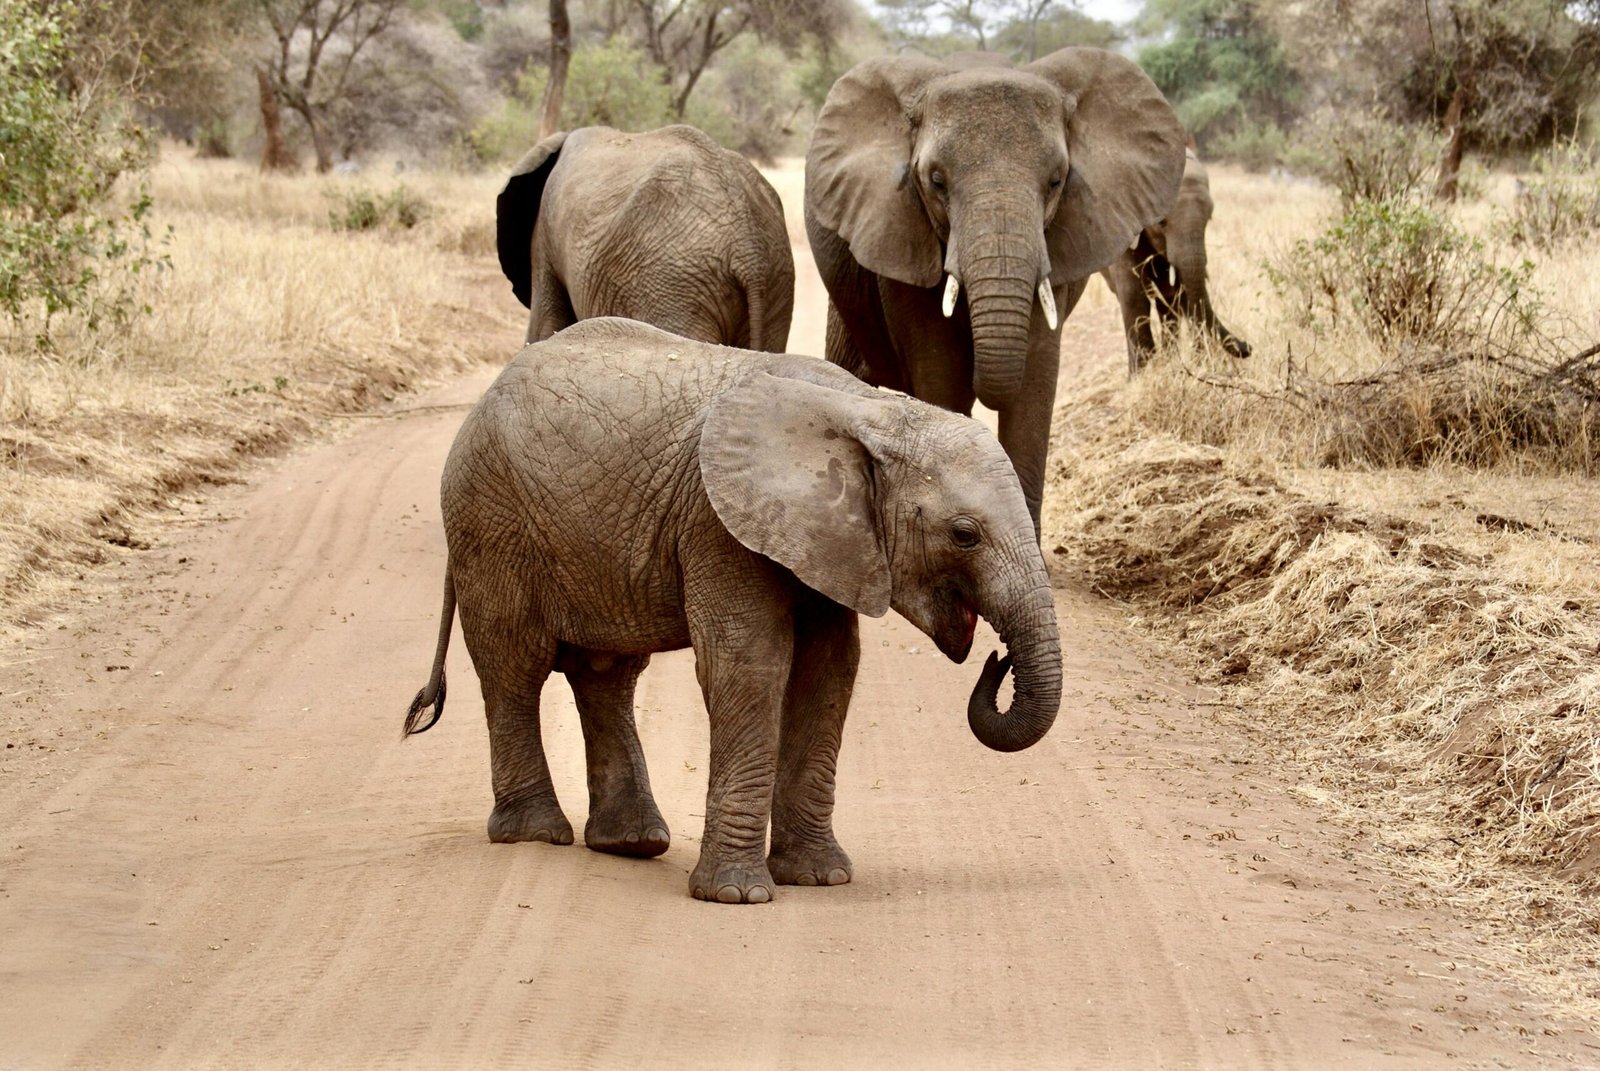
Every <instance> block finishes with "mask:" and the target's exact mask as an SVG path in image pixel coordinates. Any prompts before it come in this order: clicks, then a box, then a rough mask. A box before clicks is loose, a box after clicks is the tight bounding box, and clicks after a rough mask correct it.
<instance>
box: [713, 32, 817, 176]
mask: <svg viewBox="0 0 1600 1071" xmlns="http://www.w3.org/2000/svg"><path fill="white" fill-rule="evenodd" d="M801 108H802V98H801V90H800V88H799V84H798V78H797V73H796V70H795V66H794V65H792V64H791V63H790V62H789V61H788V60H787V59H786V58H785V56H784V54H783V52H782V51H781V50H780V49H778V48H777V47H776V46H774V45H763V44H761V43H759V42H758V41H757V40H756V39H755V38H754V37H741V38H740V39H738V40H737V41H735V42H734V43H733V44H731V45H729V46H728V48H727V49H726V50H725V51H724V52H723V53H722V54H721V55H720V56H719V57H718V62H717V65H716V67H714V68H712V69H711V70H709V71H707V72H706V78H705V82H704V88H703V89H702V90H697V91H696V94H695V96H694V97H692V98H690V100H689V109H688V115H687V116H685V119H686V120H687V121H688V122H690V123H692V124H694V125H695V126H697V127H699V128H700V129H701V130H704V131H705V132H706V133H707V134H708V135H710V136H711V138H712V140H713V141H716V142H717V143H718V144H720V145H723V146H725V147H727V148H729V149H733V150H734V151H735V152H739V153H743V154H744V155H745V156H748V157H750V158H751V159H753V160H758V161H760V162H762V163H769V164H770V163H771V162H772V161H773V160H774V159H775V158H776V157H777V156H778V155H779V154H780V153H783V152H785V151H788V150H790V149H792V148H795V147H796V146H795V144H794V143H795V141H796V138H795V133H796V131H795V124H796V122H797V121H798V119H799V113H800V111H801Z"/></svg>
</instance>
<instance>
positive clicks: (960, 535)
mask: <svg viewBox="0 0 1600 1071" xmlns="http://www.w3.org/2000/svg"><path fill="white" fill-rule="evenodd" d="M982 541H983V534H982V533H981V532H979V531H978V526H977V525H975V524H973V523H972V522H971V521H957V522H955V523H954V524H952V525H951V526H950V542H952V543H954V544H955V545H956V546H958V547H960V548H961V549H962V550H971V549H972V548H973V547H975V546H977V545H978V544H979V543H980V542H982Z"/></svg>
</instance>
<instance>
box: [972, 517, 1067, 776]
mask: <svg viewBox="0 0 1600 1071" xmlns="http://www.w3.org/2000/svg"><path fill="white" fill-rule="evenodd" d="M1030 534H1031V533H1030ZM1028 549H1032V550H1033V552H1034V555H1035V556H1037V554H1038V550H1037V547H1035V546H1034V545H1033V543H1032V541H1031V540H1030V541H1029V548H1028ZM1027 571H1028V572H1029V573H1032V574H1035V575H1032V576H1030V577H1029V578H1028V580H1029V583H1028V584H1026V585H1024V586H1023V592H1024V593H1023V594H1022V595H1021V596H1020V597H1017V596H1011V597H1002V607H1003V608H993V607H989V606H985V607H980V609H979V612H980V613H982V614H983V616H984V617H985V618H987V619H988V620H989V622H990V623H991V624H993V625H994V627H995V631H996V632H998V633H999V634H1000V640H1001V642H1002V643H1004V644H1005V645H1006V651H1007V654H1006V657H1005V658H1004V659H1003V660H1000V661H996V659H995V656H994V655H992V654H991V655H990V656H989V661H988V663H987V664H986V665H985V666H984V667H983V673H982V674H981V675H980V676H979V678H978V683H977V684H976V685H975V686H974V687H973V689H972V698H971V699H970V700H968V702H967V724H968V725H969V726H970V727H971V728H972V735H973V736H975V737H977V738H978V742H979V743H981V744H983V745H984V746H985V747H991V748H993V749H994V750H996V751H1021V750H1022V749H1023V748H1028V747H1032V746H1033V745H1034V744H1037V743H1038V742H1039V740H1040V739H1041V738H1043V736H1044V734H1045V733H1046V732H1048V731H1049V730H1050V726H1051V725H1052V724H1053V723H1054V722H1055V720H1056V712H1057V711H1058V710H1059V709H1060V708H1061V634H1060V632H1059V630H1058V629H1057V626H1056V608H1055V600H1054V598H1053V597H1052V595H1051V592H1050V579H1049V576H1048V575H1047V574H1046V573H1045V570H1044V562H1043V560H1040V561H1039V562H1038V565H1037V567H1036V568H1032V569H1029V570H1027ZM1008 668H1012V669H1014V670H1015V671H1016V678H1015V684H1016V689H1015V693H1014V695H1013V696H1012V700H1011V709H1010V710H1007V711H1006V712H1004V713H1001V711H1000V707H999V703H998V702H997V697H998V693H999V690H1000V682H1001V681H1002V680H1003V679H1004V678H1005V674H1006V670H1007V669H1008Z"/></svg>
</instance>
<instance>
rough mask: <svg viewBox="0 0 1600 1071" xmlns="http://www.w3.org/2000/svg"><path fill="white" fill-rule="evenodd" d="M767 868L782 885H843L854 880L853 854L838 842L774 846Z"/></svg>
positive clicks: (768, 857)
mask: <svg viewBox="0 0 1600 1071" xmlns="http://www.w3.org/2000/svg"><path fill="white" fill-rule="evenodd" d="M767 869H768V870H770V871H771V872H772V877H773V879H774V880H776V881H777V883H778V884H779V885H843V884H845V883H846V882H848V881H849V880H850V874H851V870H850V857H849V856H848V855H846V854H845V853H844V849H843V848H841V847H839V845H838V842H837V841H835V842H832V843H829V844H825V845H813V846H800V845H792V846H791V845H782V846H779V845H774V846H773V849H772V854H771V855H769V856H767Z"/></svg>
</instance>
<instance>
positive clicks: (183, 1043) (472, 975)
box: [0, 275, 1600, 1069]
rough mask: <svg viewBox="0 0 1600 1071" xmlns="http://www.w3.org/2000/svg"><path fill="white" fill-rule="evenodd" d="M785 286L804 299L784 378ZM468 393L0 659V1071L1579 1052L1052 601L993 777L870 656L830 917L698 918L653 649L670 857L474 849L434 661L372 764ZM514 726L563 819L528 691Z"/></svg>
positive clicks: (1485, 1062)
mask: <svg viewBox="0 0 1600 1071" xmlns="http://www.w3.org/2000/svg"><path fill="white" fill-rule="evenodd" d="M802 278H805V276H804V275H803V276H802ZM818 297H819V295H818V293H817V290H816V287H815V284H814V282H811V281H807V282H805V283H804V284H803V286H802V293H801V299H800V308H801V314H800V317H799V320H798V321H797V331H796V341H795V345H794V348H796V349H802V350H805V349H810V350H811V351H812V352H815V350H816V348H817V345H818V340H817V338H816V334H817V331H818V325H819V323H820V317H819V316H818V307H819V306H818ZM1090 313H1091V314H1092V315H1102V316H1103V315H1109V312H1108V310H1102V311H1101V312H1099V313H1094V312H1093V310H1090ZM1101 326H1102V327H1104V325H1103V324H1102V325H1101ZM487 381H488V376H487V375H479V376H477V377H474V378H471V379H468V380H465V381H462V382H458V383H455V384H453V385H450V386H449V387H448V388H446V389H444V390H442V391H439V392H437V393H436V394H434V395H432V396H430V397H428V398H426V399H424V400H423V402H424V404H425V405H426V406H432V407H436V408H423V407H419V406H417V404H416V403H415V402H413V403H412V405H411V411H409V412H405V413H400V414H398V415H396V416H394V417H393V418H392V419H382V420H373V421H367V422H363V426H362V427H361V428H360V429H359V430H358V431H356V432H353V433H351V434H349V435H347V436H345V437H344V438H342V439H340V440H339V441H336V442H332V443H327V444H323V445H320V446H316V447H313V448H309V449H306V450H304V451H302V452H300V453H298V454H297V455H295V456H292V457H290V458H289V459H287V460H286V461H284V462H282V463H280V464H276V465H274V466H272V467H270V468H267V469H263V470H262V471H261V472H260V473H258V474H257V478H256V479H255V480H254V481H253V485H252V486H249V487H245V488H235V489H232V490H229V491H226V492H223V493H221V494H218V495H216V496H212V497H211V498H208V499H206V500H205V501H204V502H196V503H194V504H192V506H191V507H190V509H189V511H188V512H189V513H190V514H191V516H190V517H189V518H188V519H187V520H185V521H183V522H181V523H178V524H175V525H172V526H169V527H168V528H167V529H166V531H165V534H164V535H163V537H162V539H161V540H160V542H159V544H158V546H157V547H156V548H155V549H153V550H151V551H149V552H147V553H146V554H144V555H142V556H140V557H139V558H137V559H136V560H133V561H131V562H129V563H127V564H125V565H123V566H122V567H121V569H122V575H120V576H119V577H116V578H114V579H115V580H116V583H114V584H113V585H111V586H110V588H109V589H108V590H107V593H106V594H105V596H104V598H103V599H102V601H101V602H100V604H99V605H98V606H96V607H95V608H94V610H93V612H92V613H87V614H86V615H85V616H84V617H83V618H82V620H81V622H80V623H79V624H78V625H76V626H74V627H71V628H66V629H63V630H60V631H53V632H51V633H48V634H46V635H45V636H43V637H42V638H41V637H39V636H35V637H33V638H31V639H30V640H28V641H27V646H26V647H24V646H21V645H18V646H14V647H12V648H10V649H7V650H5V651H0V693H3V694H0V703H4V704H7V705H10V706H11V707H12V714H13V717H11V718H10V719H9V720H8V721H7V722H5V723H4V724H6V725H9V726H12V728H11V729H10V730H8V733H9V735H7V737H6V743H5V750H3V751H0V831H3V834H0V836H3V843H0V1068H7V1069H10V1068H55V1067H62V1068H65V1067H74V1068H78V1067H139V1068H190V1067H201V1066H218V1067H276V1066H285V1065H295V1066H306V1067H318V1068H324V1067H328V1068H335V1067H376V1066H388V1067H432V1066H457V1067H498V1066H509V1065H513V1064H514V1065H518V1066H534V1067H546V1066H548V1067H560V1068H567V1067H634V1066H656V1067H676V1066H688V1065H694V1066H705V1067H742V1066H760V1067H767V1066H771V1067H802V1066H807V1067H899V1066H908V1067H931V1066H949V1067H1041V1066H1072V1065H1083V1066H1112V1067H1118V1066H1120V1067H1141V1068H1144V1067H1211V1066H1219V1067H1220V1066H1227V1067H1361V1068H1366V1067H1377V1066H1422V1065H1428V1066H1437V1065H1443V1064H1449V1065H1452V1066H1531V1065H1542V1064H1544V1063H1546V1062H1550V1063H1555V1062H1560V1061H1561V1060H1562V1059H1563V1057H1565V1058H1567V1059H1575V1060H1578V1061H1580V1062H1589V1063H1592V1062H1593V1061H1594V1060H1595V1059H1596V1058H1597V1057H1600V1050H1595V1049H1593V1048H1591V1047H1589V1046H1590V1044H1591V1039H1589V1037H1588V1036H1587V1035H1586V1034H1583V1033H1582V1032H1580V1031H1576V1030H1573V1029H1567V1028H1559V1029H1558V1028H1557V1027H1556V1026H1555V1025H1553V1024H1550V1023H1548V1022H1546V1021H1545V1020H1543V1019H1542V1018H1540V1017H1539V1016H1538V1015H1537V1014H1536V1013H1534V1012H1533V1011H1530V1010H1525V1006H1524V1003H1523V998H1521V997H1520V996H1519V995H1518V994H1517V993H1516V992H1514V991H1512V990H1509V989H1507V988H1504V987H1503V986H1501V985H1500V984H1499V983H1497V982H1496V981H1495V980H1493V979H1491V978H1488V977H1486V976H1485V975H1483V974H1482V973H1480V972H1479V971H1478V970H1476V969H1475V968H1474V967H1473V966H1472V965H1471V962H1470V960H1469V959H1468V958H1467V957H1466V955H1465V954H1464V952H1465V948H1464V945H1465V942H1466V938H1465V937H1464V935H1462V934H1459V933H1455V932H1453V931H1452V930H1451V929H1450V927H1449V925H1448V923H1445V922H1441V921H1439V920H1437V919H1431V918H1429V917H1428V916H1426V915H1423V914H1422V913H1420V912H1417V911H1415V910H1412V909H1408V908H1407V907H1405V906H1404V896H1403V895H1402V894H1401V893H1400V892H1399V891H1398V890H1394V889H1387V888H1385V887H1383V886H1382V885H1381V883H1378V882H1376V881H1375V880H1374V879H1371V878H1369V877H1368V876H1366V875H1367V872H1366V871H1365V870H1364V868H1363V867H1362V865H1361V862H1360V859H1359V858H1357V857H1353V856H1351V855H1350V853H1349V852H1348V851H1347V850H1346V849H1347V846H1346V845H1345V844H1344V843H1342V842H1341V841H1340V840H1339V838H1338V836H1337V834H1336V833H1334V832H1333V831H1332V830H1330V829H1329V828H1327V827H1324V826H1322V825H1320V824H1319V822H1318V819H1317V815H1316V813H1315V812H1314V811H1312V810H1310V809H1308V808H1306V807H1305V806H1303V805H1302V804H1300V803H1298V802H1296V801H1295V800H1294V799H1293V798H1291V796H1290V795H1289V793H1288V786H1285V785H1283V784H1281V783H1279V782H1278V781H1277V780H1275V779H1274V776H1273V774H1272V771H1270V770H1266V769H1262V768H1260V767H1259V766H1257V765H1255V764H1253V762H1252V759H1251V753H1250V750H1249V749H1248V747H1247V746H1246V745H1245V744H1244V743H1243V742H1242V741H1240V740H1238V739H1236V738H1233V737H1230V736H1229V735H1227V734H1226V733H1224V732H1222V731H1221V730H1219V729H1217V728H1216V727H1215V726H1214V725H1213V724H1212V723H1211V722H1210V721H1209V719H1208V717H1207V714H1206V708H1205V707H1204V706H1203V704H1202V702H1201V699H1200V698H1197V697H1196V696H1194V695H1193V694H1192V693H1191V690H1190V689H1189V688H1188V687H1186V686H1185V684H1184V683H1183V681H1182V678H1181V675H1179V674H1178V673H1177V672H1176V671H1174V670H1172V669H1171V668H1169V667H1167V666H1166V665H1164V664H1163V662H1162V661H1161V659H1160V657H1159V654H1158V652H1155V651H1153V650H1151V649H1150V648H1149V647H1148V646H1147V645H1146V644H1145V643H1144V642H1143V641H1140V640H1138V639H1137V638H1135V637H1134V636H1133V635H1132V634H1131V633H1130V632H1129V631H1128V630H1127V629H1126V628H1125V627H1124V626H1123V625H1122V623H1121V622H1120V621H1119V620H1118V618H1117V615H1116V613H1115V611H1114V610H1113V609H1112V608H1109V607H1107V606H1106V605H1104V604H1100V603H1096V602H1094V601H1093V600H1091V599H1090V598H1088V597H1087V596H1085V595H1083V594H1081V593H1078V592H1074V591H1070V590H1062V591H1060V592H1058V607H1059V611H1060V615H1061V622H1062V633H1063V646H1064V648H1065V650H1066V672H1067V678H1066V698H1065V705H1064V709H1063V711H1062V715H1061V718H1060V720H1059V721H1058V722H1057V724H1056V727H1055V729H1054V730H1053V731H1052V733H1051V734H1050V736H1049V737H1048V738H1047V739H1046V740H1045V741H1044V742H1043V743H1042V744H1041V745H1039V746H1038V747H1035V748H1033V749H1032V750H1030V751H1026V752H1022V753H1020V754H1016V755H999V754H995V753H992V752H989V751H986V750H985V749H983V748H982V747H981V746H980V745H978V744H977V743H976V741H974V740H973V739H972V738H971V736H970V735H969V733H968V732H967V729H966V726H965V724H964V715H963V710H964V704H965V697H966V695H967V692H968V690H969V689H970V686H971V683H972V681H973V679H974V677H975V674H976V672H977V659H976V658H975V659H974V660H972V661H971V662H969V664H968V665H967V666H954V665H951V664H949V663H948V662H946V661H945V660H944V659H943V657H942V656H940V655H939V654H938V653H937V652H936V651H935V650H934V648H933V645H932V644H931V643H930V642H929V641H928V640H927V639H926V638H925V637H923V636H922V635H921V634H919V633H917V632H916V631H914V630H913V629H912V628H910V627H909V626H908V625H906V624H905V623H904V622H902V621H900V620H898V619H892V618H891V619H888V620H884V621H881V622H868V623H866V627H865V628H864V630H863V637H864V645H865V648H866V649H865V652H864V657H863V660H862V670H861V681H860V685H859V687H858V689H857V692H856V700H855V704H854V706H853V709H852V713H851V718H850V722H849V724H848V726H847V731H846V740H845V745H844V750H843V754H842V758H841V762H840V769H839V781H840V787H839V814H838V830H839V835H840V838H841V841H842V842H843V843H844V845H845V846H846V848H847V849H848V850H849V851H850V852H851V853H852V855H853V856H854V859H855V863H856V880H855V882H854V883H853V884H850V885H847V886H843V887H840V888H834V889H789V888H786V889H783V890H782V891H781V894H780V896H779V899H778V902H777V903H775V904H772V905H769V906H765V907H748V908H729V907H723V906H718V905H707V904H702V903H697V902H695V901H693V900H691V899H690V898H689V896H688V894H687V891H686V885H685V882H686V875H687V873H688V871H689V869H690V867H691V866H692V865H693V862H694V859H695V855H696V852H697V849H698V844H697V842H696V839H695V838H696V836H697V835H698V833H699V828H700V815H701V812H702V810H703V803H704V792H705V777H706V746H707V745H706V719H705V715H704V713H703V710H702V708H701V706H700V699H699V695H698V691H697V688H696V686H695V682H694V674H693V664H692V658H691V656H690V655H688V654H687V653H684V652H679V653H675V654H670V655H664V656H658V657H657V658H656V659H655V661H654V662H653V663H652V665H651V667H650V669H649V671H648V672H647V673H646V675H645V677H644V679H643V681H642V683H641V691H640V696H639V706H640V710H639V723H640V732H641V736H642V737H643V740H644V745H645V749H646V753H647V754H648V756H649V759H650V762H651V773H652V777H653V779H654V782H655V786H656V790H657V796H658V799H659V801H660V803H661V806H662V810H663V812H664V813H665V814H666V816H667V818H668V821H669V823H670V824H671V825H672V829H673V835H674V840H673V845H672V848H671V850H670V851H669V852H668V853H667V854H666V855H665V856H664V857H662V858H661V859H658V860H654V861H649V862H637V861H628V860H623V859H618V858H613V857H609V856H602V855H598V854H596V853H592V852H588V851H586V850H584V849H583V848H582V847H581V846H578V847H566V848H552V847H550V846H546V845H515V846H500V845H491V844H489V843H488V841H487V839H486V837H485V834H484V822H485V819H486V818H487V815H488V811H489V805H490V797H489V784H488V765H487V763H488V758H487V744H486V738H485V730H484V724H483V716H482V708H481V704H480V703H479V700H478V695H477V688H476V684H475V682H474V680H473V677H472V671H471V665H470V662H469V661H468V659H467V656H466V652H465V650H464V648H463V647H462V646H461V645H460V643H459V640H458V642H457V644H456V646H455V647H454V648H453V649H452V651H451V656H450V674H451V681H452V684H453V687H452V698H451V706H450V709H449V712H448V714H447V715H446V717H445V720H444V721H443V722H442V723H441V724H440V725H439V726H438V727H437V728H436V729H435V730H434V731H432V732H430V733H429V734H427V735H426V736H423V737H419V738H415V739H413V740H410V741H407V742H405V743H402V742H401V740H400V738H399V729H400V721H401V715H402V712H403V710H404V708H405V705H406V703H407V701H408V700H409V699H410V697H411V695H412V694H413V693H414V692H415V690H416V689H417V687H419V686H420V684H421V682H422V679H423V677H424V676H425V675H426V672H427V666H428V660H429V657H430V654H431V651H432V647H433V637H434V621H435V615H436V613H437V606H438V587H439V579H440V569H441V563H442V555H443V549H444V546H443V537H442V534H441V531H440V527H439V519H438V499H437V491H436V489H437V481H438V474H439V469H440V465H441V463H442V460H443V457H444V454H445V451H446V449H447V448H448V446H449V443H450V440H451V437H452V435H453V434H454V431H455V429H456V426H457V425H458V423H459V422H460V419H461V415H462V410H461V408H460V406H462V405H463V404H464V403H467V402H468V401H470V400H471V399H473V398H475V397H476V395H477V394H478V393H479V392H480V391H481V389H482V388H483V387H484V386H485V384H486V383H487ZM987 644H988V646H992V645H993V638H992V636H989V637H988V638H987ZM987 649H988V647H987V646H986V645H985V638H984V637H980V641H979V644H978V646H977V654H978V656H979V657H981V655H982V653H983V652H984V651H985V650H987ZM545 704H546V705H545V710H546V733H547V747H548V750H549V753H550V757H551V762H552V765H553V767H554V772H555V776H556V779H557V785H558V788H559V789H560V790H561V792H562V793H563V796H564V803H565V805H566V807H567V811H568V815H569V817H570V818H571V819H572V821H573V824H574V825H575V826H576V827H577V828H579V829H582V825H583V817H584V805H585V797H584V793H583V788H582V786H583V766H582V758H581V751H580V745H581V739H580V736H579V733H578V728H577V718H576V714H575V712H574V710H573V707H572V703H571V694H570V692H569V690H568V689H567V687H566V684H565V682H564V681H563V680H562V679H561V678H558V677H557V678H552V680H551V682H550V684H549V686H548V689H547V692H546V699H545ZM19 711H20V712H21V713H18V712H19Z"/></svg>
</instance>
